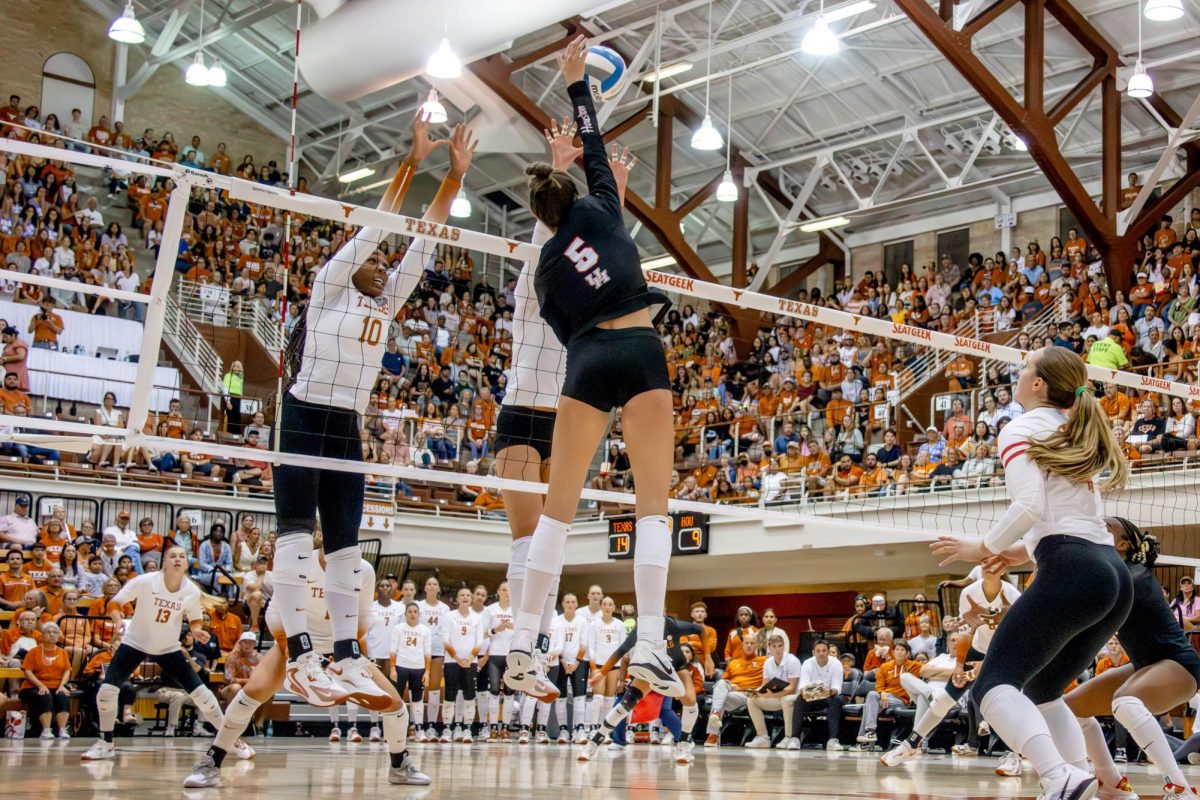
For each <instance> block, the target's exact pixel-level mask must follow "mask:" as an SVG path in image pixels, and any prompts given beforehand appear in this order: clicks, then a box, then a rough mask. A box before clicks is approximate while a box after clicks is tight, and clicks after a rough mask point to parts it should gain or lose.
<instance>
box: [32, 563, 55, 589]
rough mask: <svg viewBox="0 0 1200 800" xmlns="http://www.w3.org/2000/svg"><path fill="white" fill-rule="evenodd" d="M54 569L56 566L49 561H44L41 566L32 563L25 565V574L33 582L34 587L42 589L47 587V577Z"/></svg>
mask: <svg viewBox="0 0 1200 800" xmlns="http://www.w3.org/2000/svg"><path fill="white" fill-rule="evenodd" d="M52 569H54V565H53V564H51V563H50V562H49V561H43V562H42V563H41V564H40V565H39V564H35V563H33V562H32V561H30V562H28V563H26V564H25V574H26V575H27V576H29V579H30V580H31V581H33V585H34V586H36V587H37V588H39V589H41V588H42V587H43V586H45V585H46V576H47V575H49V574H50V570H52Z"/></svg>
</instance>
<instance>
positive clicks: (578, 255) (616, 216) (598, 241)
mask: <svg viewBox="0 0 1200 800" xmlns="http://www.w3.org/2000/svg"><path fill="white" fill-rule="evenodd" d="M567 93H568V94H569V95H570V96H571V104H572V106H573V108H574V110H575V122H576V123H577V124H578V126H579V138H580V139H581V140H582V141H583V170H584V173H585V174H586V176H587V185H588V194H587V196H586V197H581V198H579V199H578V200H576V201H575V205H574V206H572V207H571V210H570V211H569V212H568V213H567V216H566V218H565V219H563V221H562V224H561V225H560V226H559V228H558V230H557V231H555V233H554V236H552V237H551V238H550V240H549V241H548V242H546V244H545V245H544V246H543V247H542V255H541V259H540V260H539V261H538V267H537V273H536V275H535V276H534V282H533V283H534V290H535V291H536V292H537V298H538V303H539V304H540V305H541V309H542V317H543V319H545V320H546V322H547V323H548V324H549V325H550V328H551V329H552V330H553V331H554V334H555V335H556V336H557V337H558V339H559V341H561V342H562V343H563V345H564V346H568V347H569V346H570V344H571V340H572V339H574V338H575V337H576V336H578V335H579V334H581V333H584V332H586V331H589V330H591V329H592V328H594V327H595V326H596V325H597V324H599V323H601V322H605V321H607V320H610V319H616V318H617V317H621V316H624V315H625V314H629V313H630V312H633V311H637V310H638V309H642V308H647V307H648V306H653V305H659V304H662V303H667V302H668V300H667V298H666V297H665V296H664V295H662V294H660V293H658V292H652V291H650V290H649V289H648V288H647V286H646V279H645V277H643V275H642V266H641V262H640V259H639V258H638V252H637V246H636V245H635V244H634V243H633V238H632V237H631V236H630V235H629V232H628V231H627V230H625V221H624V219H622V217H621V200H620V197H619V195H618V193H617V183H616V181H615V180H614V179H613V174H612V169H611V168H610V167H609V165H608V156H607V155H606V154H605V152H604V140H603V138H602V137H601V136H600V130H599V128H598V127H597V123H596V111H595V109H594V108H593V106H592V98H591V95H590V94H589V93H588V89H587V84H586V83H585V82H584V81H576V82H575V83H573V84H571V86H569V87H568V88H567Z"/></svg>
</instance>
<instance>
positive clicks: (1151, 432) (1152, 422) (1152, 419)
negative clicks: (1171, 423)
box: [1128, 400, 1167, 454]
mask: <svg viewBox="0 0 1200 800" xmlns="http://www.w3.org/2000/svg"><path fill="white" fill-rule="evenodd" d="M1139 411H1140V412H1141V416H1139V417H1138V418H1137V419H1136V420H1134V422H1133V428H1132V431H1131V432H1130V434H1129V437H1128V438H1129V443H1130V444H1133V445H1136V446H1137V448H1138V450H1140V451H1141V452H1142V453H1143V454H1146V453H1154V452H1157V451H1160V450H1162V445H1163V436H1164V435H1165V434H1166V432H1167V423H1166V420H1164V419H1163V418H1162V417H1160V416H1158V409H1157V408H1155V406H1154V403H1152V402H1150V401H1149V400H1143V401H1142V404H1141V406H1140V407H1139Z"/></svg>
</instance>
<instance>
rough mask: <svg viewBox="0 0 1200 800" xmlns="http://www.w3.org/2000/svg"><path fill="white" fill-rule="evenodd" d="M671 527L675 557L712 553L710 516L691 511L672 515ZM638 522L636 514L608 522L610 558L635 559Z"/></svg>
mask: <svg viewBox="0 0 1200 800" xmlns="http://www.w3.org/2000/svg"><path fill="white" fill-rule="evenodd" d="M668 520H669V523H668V524H669V525H670V528H671V555H673V556H690V555H697V554H699V555H704V554H706V553H707V552H708V515H707V514H698V513H695V512H691V511H684V512H676V513H674V514H671V515H669V516H668ZM635 527H636V526H635V521H634V517H633V516H632V515H629V516H623V517H611V518H609V520H608V557H609V558H610V559H620V558H633V551H634V548H635V547H636V536H635Z"/></svg>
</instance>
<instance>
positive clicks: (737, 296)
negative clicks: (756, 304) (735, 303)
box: [733, 289, 745, 300]
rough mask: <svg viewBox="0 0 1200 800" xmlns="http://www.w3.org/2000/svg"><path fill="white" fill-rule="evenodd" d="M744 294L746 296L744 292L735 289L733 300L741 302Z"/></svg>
mask: <svg viewBox="0 0 1200 800" xmlns="http://www.w3.org/2000/svg"><path fill="white" fill-rule="evenodd" d="M744 294H745V292H744V291H741V290H739V289H734V290H733V299H734V300H741V299H742V295H744Z"/></svg>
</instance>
